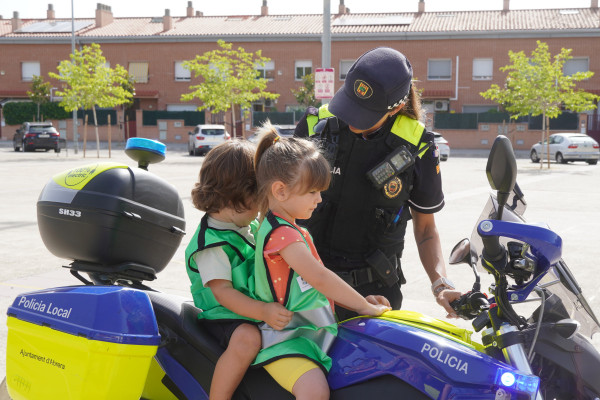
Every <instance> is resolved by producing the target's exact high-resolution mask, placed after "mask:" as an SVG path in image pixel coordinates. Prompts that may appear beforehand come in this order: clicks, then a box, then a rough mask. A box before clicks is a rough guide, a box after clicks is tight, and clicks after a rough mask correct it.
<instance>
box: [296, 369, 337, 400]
mask: <svg viewBox="0 0 600 400" xmlns="http://www.w3.org/2000/svg"><path fill="white" fill-rule="evenodd" d="M292 394H293V395H294V396H296V400H328V399H329V385H328V384H327V378H325V374H323V371H321V369H320V368H314V369H311V370H310V371H307V372H306V373H304V374H303V375H302V376H300V378H298V380H297V381H296V383H295V384H294V387H293V388H292Z"/></svg>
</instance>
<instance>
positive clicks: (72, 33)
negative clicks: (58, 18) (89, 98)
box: [71, 0, 79, 154]
mask: <svg viewBox="0 0 600 400" xmlns="http://www.w3.org/2000/svg"><path fill="white" fill-rule="evenodd" d="M71 54H73V55H75V12H74V8H73V0H71ZM73 146H74V147H75V154H77V153H78V151H79V149H78V147H79V141H78V140H77V110H73Z"/></svg>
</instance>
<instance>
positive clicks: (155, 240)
mask: <svg viewBox="0 0 600 400" xmlns="http://www.w3.org/2000/svg"><path fill="white" fill-rule="evenodd" d="M37 215H38V226H39V229H40V234H41V236H42V240H43V242H44V244H45V245H46V247H47V248H48V250H50V252H52V254H54V255H56V256H57V257H61V258H65V259H70V260H73V261H75V262H76V263H77V264H78V265H86V266H87V267H86V268H87V269H88V271H94V272H100V273H104V274H108V275H111V274H115V275H119V274H123V273H124V274H125V276H127V272H126V271H130V272H131V271H133V272H135V271H137V272H141V273H142V276H144V277H143V278H142V280H143V279H146V280H151V279H154V277H155V275H156V274H157V273H159V272H160V271H162V270H163V269H164V268H165V267H166V266H167V264H168V263H169V261H170V260H171V258H172V257H173V254H174V253H175V251H176V250H177V248H178V247H179V244H180V243H181V239H182V237H183V235H184V234H185V219H184V212H183V204H182V202H181V198H180V197H179V194H178V193H177V190H176V189H175V187H173V185H171V184H169V183H167V182H166V181H165V180H163V179H161V178H159V177H157V176H156V175H153V174H151V173H149V172H147V171H145V170H143V169H140V168H130V167H128V166H127V165H122V164H116V163H97V164H89V165H86V166H83V167H80V168H75V169H72V170H68V171H65V172H63V173H61V174H58V175H55V176H54V177H53V178H52V179H51V180H50V182H48V183H47V184H46V186H45V187H44V189H43V191H42V193H41V194H40V197H39V199H38V202H37ZM84 270H85V269H84ZM134 276H137V275H135V273H134Z"/></svg>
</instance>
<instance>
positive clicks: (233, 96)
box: [181, 40, 279, 137]
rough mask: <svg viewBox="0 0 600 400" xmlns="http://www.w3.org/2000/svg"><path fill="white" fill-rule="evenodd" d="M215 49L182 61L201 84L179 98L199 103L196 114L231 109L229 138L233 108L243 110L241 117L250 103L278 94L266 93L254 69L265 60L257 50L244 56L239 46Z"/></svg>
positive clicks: (229, 44)
mask: <svg viewBox="0 0 600 400" xmlns="http://www.w3.org/2000/svg"><path fill="white" fill-rule="evenodd" d="M217 44H218V45H219V48H218V49H216V50H211V51H207V52H206V53H204V54H202V55H197V56H196V58H194V59H193V60H187V61H184V62H183V66H184V67H185V68H187V69H189V70H190V71H191V72H193V73H194V76H195V77H196V78H198V77H201V78H202V79H203V82H202V83H200V84H198V85H192V86H190V90H191V92H190V93H185V94H183V95H181V99H182V100H183V101H191V100H193V99H194V98H197V99H199V100H201V101H202V105H200V106H199V107H198V111H201V110H204V109H208V110H209V111H210V112H211V113H217V112H220V111H227V110H229V109H230V108H231V117H232V118H231V120H232V125H233V136H234V137H235V136H236V132H235V106H236V105H238V106H240V108H241V109H242V110H244V116H246V115H247V113H248V111H247V110H248V109H250V107H251V106H252V103H253V102H255V101H257V100H260V99H263V98H264V99H276V98H278V97H279V95H278V94H275V93H270V92H267V91H266V88H267V80H266V79H265V78H261V77H259V71H258V70H257V69H256V67H257V66H264V65H265V63H266V62H268V61H270V59H269V58H267V57H263V56H262V53H261V51H260V50H258V51H257V52H256V53H248V52H246V51H245V50H244V49H243V48H242V47H238V48H237V49H236V50H233V49H232V47H233V46H232V44H231V43H225V42H224V41H223V40H219V41H218V42H217Z"/></svg>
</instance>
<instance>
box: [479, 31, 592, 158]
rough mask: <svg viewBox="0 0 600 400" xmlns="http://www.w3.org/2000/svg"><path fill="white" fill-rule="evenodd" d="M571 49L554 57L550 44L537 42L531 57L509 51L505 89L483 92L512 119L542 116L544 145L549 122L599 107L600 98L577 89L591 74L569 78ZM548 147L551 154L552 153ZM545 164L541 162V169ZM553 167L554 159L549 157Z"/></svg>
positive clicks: (580, 74) (496, 86)
mask: <svg viewBox="0 0 600 400" xmlns="http://www.w3.org/2000/svg"><path fill="white" fill-rule="evenodd" d="M571 51H572V50H571V49H564V48H563V49H561V51H560V53H558V54H557V55H555V56H554V57H552V55H551V54H550V52H549V50H548V45H547V44H546V43H544V42H540V41H539V40H538V41H537V48H536V49H534V50H533V51H532V52H531V57H527V56H526V55H525V53H524V52H523V51H520V52H517V53H515V52H513V51H509V52H508V56H509V57H510V60H511V62H512V64H510V65H506V66H504V67H502V68H500V71H503V72H505V71H508V76H507V78H506V82H505V84H504V88H500V87H499V86H498V85H496V84H494V85H492V86H490V88H489V89H488V90H487V91H485V92H482V93H480V94H481V96H483V97H484V98H486V99H490V100H494V101H497V102H498V103H500V104H502V105H503V106H504V108H505V109H506V110H507V111H508V112H510V113H512V115H511V118H515V119H516V118H518V117H521V116H527V115H531V116H537V115H540V114H541V115H542V142H543V141H544V138H545V137H547V136H548V131H549V120H550V118H556V117H558V116H559V115H560V114H561V113H562V107H563V106H564V108H565V109H567V110H571V111H576V112H582V111H587V110H592V109H594V108H596V105H595V104H594V103H595V102H596V101H597V100H598V98H599V96H596V95H594V94H591V93H588V92H585V91H583V90H582V89H576V88H575V86H576V82H579V81H582V80H584V79H589V78H591V77H592V76H593V75H594V73H593V72H591V71H586V72H576V73H574V74H573V75H565V74H564V71H563V67H564V64H565V62H566V61H567V60H569V59H571V58H572V57H571ZM549 146H550V145H549V144H548V153H549ZM541 164H543V163H540V168H541V167H542V165H541ZM548 168H550V157H548Z"/></svg>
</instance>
